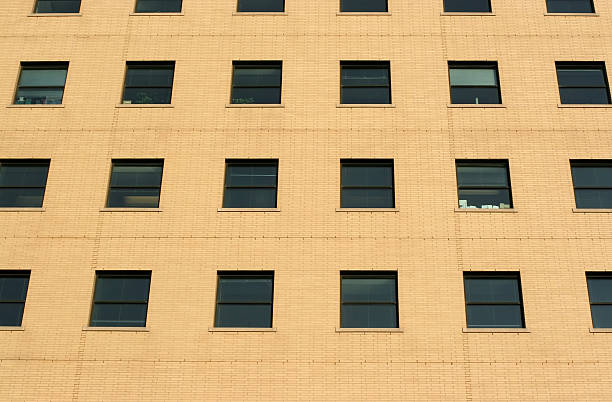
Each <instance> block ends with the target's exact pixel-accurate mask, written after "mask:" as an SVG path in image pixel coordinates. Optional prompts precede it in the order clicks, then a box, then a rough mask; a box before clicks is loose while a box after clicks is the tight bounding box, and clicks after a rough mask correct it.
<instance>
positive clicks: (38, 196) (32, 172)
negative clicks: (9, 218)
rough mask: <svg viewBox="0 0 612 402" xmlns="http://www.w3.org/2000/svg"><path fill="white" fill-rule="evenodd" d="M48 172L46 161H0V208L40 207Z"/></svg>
mask: <svg viewBox="0 0 612 402" xmlns="http://www.w3.org/2000/svg"><path fill="white" fill-rule="evenodd" d="M48 172H49V161H48V160H37V159H25V160H16V159H5V160H0V207H3V208H7V207H19V208H40V207H42V204H43V197H44V194H45V187H46V185H47V174H48Z"/></svg>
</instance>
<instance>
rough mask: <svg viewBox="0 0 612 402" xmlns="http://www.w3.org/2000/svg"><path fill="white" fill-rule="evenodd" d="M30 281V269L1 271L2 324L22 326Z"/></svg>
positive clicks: (0, 306)
mask: <svg viewBox="0 0 612 402" xmlns="http://www.w3.org/2000/svg"><path fill="white" fill-rule="evenodd" d="M29 282H30V271H0V326H3V327H19V326H21V320H22V318H23V309H24V306H25V301H26V295H27V293H28V284H29Z"/></svg>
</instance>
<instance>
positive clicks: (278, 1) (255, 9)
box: [238, 0, 285, 13]
mask: <svg viewBox="0 0 612 402" xmlns="http://www.w3.org/2000/svg"><path fill="white" fill-rule="evenodd" d="M284 11H285V1H284V0H238V12H241V13H249V12H250V13H264V12H277V13H282V12H284Z"/></svg>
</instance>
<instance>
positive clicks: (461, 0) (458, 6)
mask: <svg viewBox="0 0 612 402" xmlns="http://www.w3.org/2000/svg"><path fill="white" fill-rule="evenodd" d="M444 11H445V12H447V13H490V12H491V0H444Z"/></svg>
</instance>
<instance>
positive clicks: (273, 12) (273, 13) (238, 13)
mask: <svg viewBox="0 0 612 402" xmlns="http://www.w3.org/2000/svg"><path fill="white" fill-rule="evenodd" d="M232 15H287V13H286V12H285V11H270V12H265V11H243V12H240V11H234V12H233V13H232Z"/></svg>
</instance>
